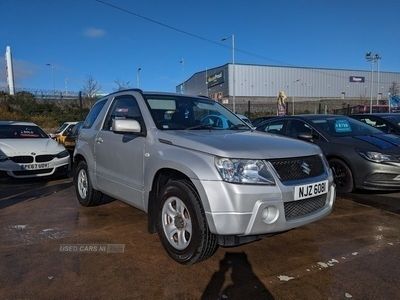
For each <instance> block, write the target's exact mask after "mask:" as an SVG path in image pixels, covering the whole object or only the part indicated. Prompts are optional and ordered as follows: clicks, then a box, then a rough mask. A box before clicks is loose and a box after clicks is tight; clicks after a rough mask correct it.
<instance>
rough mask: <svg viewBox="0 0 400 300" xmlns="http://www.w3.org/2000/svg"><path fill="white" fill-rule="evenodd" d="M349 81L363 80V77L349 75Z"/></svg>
mask: <svg viewBox="0 0 400 300" xmlns="http://www.w3.org/2000/svg"><path fill="white" fill-rule="evenodd" d="M350 82H365V77H363V76H350Z"/></svg>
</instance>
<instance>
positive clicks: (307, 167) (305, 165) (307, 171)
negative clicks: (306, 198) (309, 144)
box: [300, 161, 311, 175]
mask: <svg viewBox="0 0 400 300" xmlns="http://www.w3.org/2000/svg"><path fill="white" fill-rule="evenodd" d="M300 167H301V170H302V171H303V173H305V174H307V175H310V173H311V168H310V165H309V164H308V163H306V162H305V161H303V163H302V164H301V166H300Z"/></svg>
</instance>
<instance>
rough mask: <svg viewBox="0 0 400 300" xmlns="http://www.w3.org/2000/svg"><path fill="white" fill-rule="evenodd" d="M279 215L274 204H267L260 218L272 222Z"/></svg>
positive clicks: (265, 221) (268, 222)
mask: <svg viewBox="0 0 400 300" xmlns="http://www.w3.org/2000/svg"><path fill="white" fill-rule="evenodd" d="M278 217H279V210H278V209H277V208H276V207H275V206H267V207H266V208H264V209H263V211H262V219H263V221H264V223H267V224H272V223H274V222H275V221H276V220H277V219H278Z"/></svg>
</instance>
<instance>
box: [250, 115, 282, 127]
mask: <svg viewBox="0 0 400 300" xmlns="http://www.w3.org/2000/svg"><path fill="white" fill-rule="evenodd" d="M272 118H276V116H264V117H258V118H255V119H252V120H251V123H252V124H253V126H254V127H257V126H258V125H261V123H263V122H265V121H267V120H271V119H272Z"/></svg>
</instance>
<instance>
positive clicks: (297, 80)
mask: <svg viewBox="0 0 400 300" xmlns="http://www.w3.org/2000/svg"><path fill="white" fill-rule="evenodd" d="M299 81H300V79H296V80H295V81H293V83H294V84H292V85H293V86H294V89H296V85H295V84H296V82H299ZM292 109H293V111H292V115H294V93H293V94H292Z"/></svg>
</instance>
